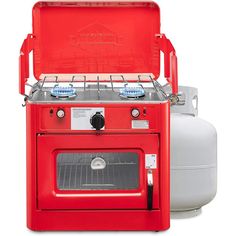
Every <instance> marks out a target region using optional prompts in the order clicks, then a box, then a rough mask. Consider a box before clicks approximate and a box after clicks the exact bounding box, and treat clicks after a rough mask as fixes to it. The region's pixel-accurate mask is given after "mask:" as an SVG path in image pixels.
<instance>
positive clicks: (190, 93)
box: [171, 86, 217, 218]
mask: <svg viewBox="0 0 236 236" xmlns="http://www.w3.org/2000/svg"><path fill="white" fill-rule="evenodd" d="M179 91H180V93H181V94H182V95H181V97H184V99H185V104H182V105H174V106H172V107H171V216H172V218H186V217H192V216H195V215H198V214H199V213H200V212H201V207H202V206H204V205H206V204H207V203H209V202H210V201H211V200H212V199H213V198H214V196H215V194H216V188H217V186H216V185H217V134H216V129H215V128H214V127H213V126H212V125H211V124H210V123H209V122H207V121H204V120H202V119H200V118H198V117H197V112H198V91H197V89H196V88H192V87H184V86H180V87H179ZM194 103H195V105H194Z"/></svg>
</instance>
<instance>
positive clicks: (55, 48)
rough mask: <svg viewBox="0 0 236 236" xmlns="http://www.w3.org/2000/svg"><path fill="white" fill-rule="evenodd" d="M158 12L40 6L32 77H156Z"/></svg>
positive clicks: (95, 5) (117, 5) (92, 5)
mask: <svg viewBox="0 0 236 236" xmlns="http://www.w3.org/2000/svg"><path fill="white" fill-rule="evenodd" d="M158 34H160V10H159V7H158V5H157V4H156V3H154V2H140V1H139V2H38V3H36V4H35V6H34V8H33V36H34V46H33V49H34V50H33V59H34V75H35V77H36V78H37V79H39V76H40V75H41V74H51V73H53V74H61V73H63V74H67V73H69V74H72V73H109V74H110V73H122V74H123V73H153V74H154V75H155V77H156V78H157V77H158V76H159V73H160V50H159V47H158V42H157V37H156V35H158Z"/></svg>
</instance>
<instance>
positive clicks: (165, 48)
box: [158, 34, 178, 95]
mask: <svg viewBox="0 0 236 236" xmlns="http://www.w3.org/2000/svg"><path fill="white" fill-rule="evenodd" d="M158 40H159V45H160V50H161V51H162V52H163V53H164V76H165V78H166V80H167V81H168V82H169V83H170V85H171V87H172V94H175V95H177V94H178V61H177V56H176V54H175V48H174V47H173V45H172V43H171V41H170V40H169V39H168V38H166V36H165V35H164V34H161V35H158Z"/></svg>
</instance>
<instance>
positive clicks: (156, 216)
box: [26, 103, 170, 230]
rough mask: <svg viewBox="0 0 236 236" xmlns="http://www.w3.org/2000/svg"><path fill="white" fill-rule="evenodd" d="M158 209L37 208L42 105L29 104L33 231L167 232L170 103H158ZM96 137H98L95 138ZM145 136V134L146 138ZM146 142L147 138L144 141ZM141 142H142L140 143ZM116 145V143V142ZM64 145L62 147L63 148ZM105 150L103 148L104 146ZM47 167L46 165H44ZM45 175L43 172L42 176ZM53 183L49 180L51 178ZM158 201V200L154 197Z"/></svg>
mask: <svg viewBox="0 0 236 236" xmlns="http://www.w3.org/2000/svg"><path fill="white" fill-rule="evenodd" d="M157 107H159V109H160V110H159V112H158V114H159V115H158V116H159V119H158V122H159V128H158V133H159V144H160V145H159V151H160V152H159V182H158V191H159V192H158V199H159V209H158V210H152V211H148V210H137V209H136V210H132V209H126V210H125V209H119V210H111V209H110V210H79V209H77V210H76V209H73V210H72V209H64V210H52V209H51V210H40V209H39V207H38V202H37V199H38V195H37V194H38V190H37V189H38V187H37V179H38V180H39V179H40V178H41V177H39V176H38V174H37V173H38V172H37V168H36V167H37V162H36V160H37V152H36V150H37V148H36V144H37V139H36V137H37V132H38V130H39V126H40V122H39V120H38V119H35V117H38V115H39V112H40V109H41V106H39V105H34V104H29V103H27V107H26V109H27V110H26V111H27V226H28V228H30V229H32V230H165V229H168V228H169V225H170V203H169V200H170V199H169V198H170V196H169V194H170V192H169V173H170V171H169V104H167V103H165V104H158V105H157ZM94 136H95V135H94ZM145 137H146V135H145ZM143 140H145V138H143ZM139 141H140V140H139ZM114 143H115V142H114ZM62 146H63V145H62ZM103 148H104V147H103ZM42 165H43V166H42V168H47V162H45V164H44V163H42ZM41 174H43V170H42V173H41ZM49 180H50V179H49ZM155 198H156V197H155Z"/></svg>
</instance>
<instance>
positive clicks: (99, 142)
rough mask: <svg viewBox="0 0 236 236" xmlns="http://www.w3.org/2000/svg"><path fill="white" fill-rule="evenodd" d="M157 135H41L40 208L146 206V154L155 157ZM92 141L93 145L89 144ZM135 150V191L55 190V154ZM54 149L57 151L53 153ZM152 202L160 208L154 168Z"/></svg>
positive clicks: (38, 157)
mask: <svg viewBox="0 0 236 236" xmlns="http://www.w3.org/2000/svg"><path fill="white" fill-rule="evenodd" d="M158 143H159V141H158V135H154V134H148V135H147V134H145V135H139V134H134V135H96V134H95V135H40V136H38V138H37V149H38V156H37V159H38V208H39V209H146V208H147V178H146V176H147V170H146V169H145V154H147V153H153V154H157V156H158ZM91 144H92V145H91ZM67 151H69V152H90V151H92V152H103V151H109V152H110V151H111V152H129V151H132V152H136V153H137V154H138V155H139V188H138V189H136V190H99V191H98V190H92V191H89V190H78V191H76V190H73V191H70V190H69V191H68V190H66V191H65V190H64V191H62V190H58V189H57V187H56V165H55V161H56V160H55V158H56V154H57V153H63V152H67ZM55 152H56V153H55ZM153 175H154V177H153V178H154V183H155V184H154V194H153V197H154V202H153V208H154V209H157V208H158V207H159V197H158V196H159V178H158V176H159V169H154V170H153Z"/></svg>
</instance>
